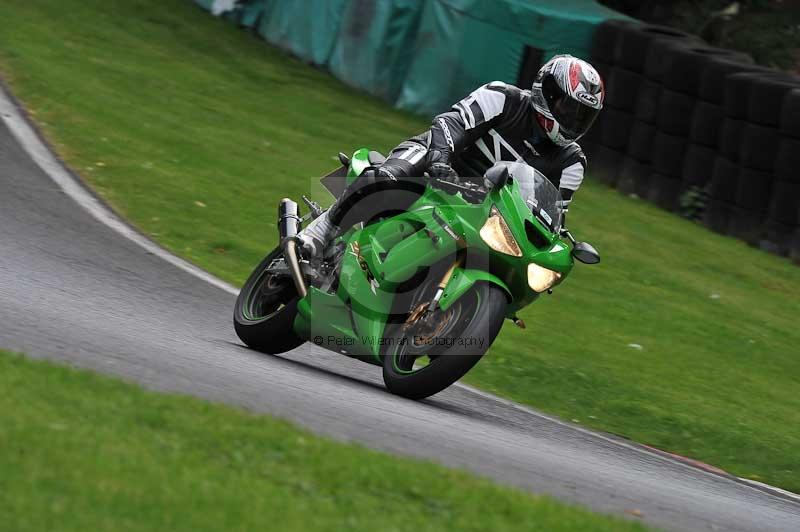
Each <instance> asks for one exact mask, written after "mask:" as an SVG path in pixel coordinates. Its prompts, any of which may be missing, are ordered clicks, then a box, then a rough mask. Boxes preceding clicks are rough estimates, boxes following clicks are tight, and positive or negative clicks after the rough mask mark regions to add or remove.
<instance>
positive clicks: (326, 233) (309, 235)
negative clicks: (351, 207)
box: [297, 209, 338, 259]
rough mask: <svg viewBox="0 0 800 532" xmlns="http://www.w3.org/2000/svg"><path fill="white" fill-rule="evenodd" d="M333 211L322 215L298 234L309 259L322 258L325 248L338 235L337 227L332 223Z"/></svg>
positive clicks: (329, 210)
mask: <svg viewBox="0 0 800 532" xmlns="http://www.w3.org/2000/svg"><path fill="white" fill-rule="evenodd" d="M331 210H332V209H328V210H327V211H325V212H323V213H322V214H320V215H319V216H318V217H317V218H316V219H314V221H312V222H311V223H310V224H308V226H307V227H306V228H305V229H303V230H302V231H300V232H299V233H298V234H297V239H298V240H299V241H300V244H301V245H302V247H303V251H304V254H305V255H306V257H307V258H308V259H314V258H321V257H322V253H323V251H325V247H326V246H327V245H328V242H330V240H331V238H333V236H334V235H335V234H336V231H337V229H338V228H337V227H336V226H335V225H333V223H331V221H330V213H331Z"/></svg>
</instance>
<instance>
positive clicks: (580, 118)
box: [550, 94, 600, 140]
mask: <svg viewBox="0 0 800 532" xmlns="http://www.w3.org/2000/svg"><path fill="white" fill-rule="evenodd" d="M550 113H551V114H552V115H553V118H555V120H556V122H558V126H559V131H561V134H562V135H564V136H565V137H569V138H571V139H572V140H576V139H578V138H579V137H581V136H583V135H584V134H585V133H586V132H587V131H589V128H590V127H591V126H592V124H593V123H594V121H595V119H596V118H597V115H598V114H600V109H595V108H593V107H589V106H588V105H585V104H583V103H581V102H579V101H578V100H573V99H572V98H570V97H569V96H567V95H566V94H562V96H561V97H560V98H557V99H556V100H555V101H553V102H552V103H551V104H550Z"/></svg>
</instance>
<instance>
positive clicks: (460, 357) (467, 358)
mask: <svg viewBox="0 0 800 532" xmlns="http://www.w3.org/2000/svg"><path fill="white" fill-rule="evenodd" d="M507 304H508V301H507V300H506V295H505V293H504V292H503V291H502V290H501V289H500V288H498V287H497V286H495V285H493V284H489V283H478V284H476V285H475V286H473V287H472V288H471V289H470V290H469V291H468V292H467V293H466V294H464V295H463V296H461V297H460V298H459V299H458V300H457V301H456V302H455V303H453V305H452V306H451V307H450V308H449V309H448V310H447V311H442V310H441V309H439V310H437V311H435V312H434V314H433V316H432V323H434V325H435V326H437V328H438V325H441V324H442V320H445V319H449V320H450V321H448V322H445V325H444V327H447V329H446V330H443V331H441V332H438V331H437V334H434V335H431V336H427V335H423V334H422V333H419V329H418V328H417V327H416V326H411V327H409V328H404V327H405V326H406V324H404V323H398V324H391V325H390V326H389V327H388V328H387V334H386V335H385V336H386V338H387V339H388V340H389V341H388V342H387V344H388V345H387V346H386V348H385V350H384V359H383V382H384V383H385V384H386V388H387V389H388V390H389V391H390V392H392V393H393V394H396V395H400V396H402V397H407V398H409V399H424V398H425V397H429V396H431V395H433V394H436V393H438V392H440V391H442V390H444V389H445V388H447V387H448V386H450V385H451V384H453V383H454V382H456V381H457V380H458V379H460V378H461V377H463V376H464V374H466V373H467V372H468V371H469V370H470V369H472V367H473V366H475V364H477V363H478V361H479V360H480V359H481V357H483V355H484V354H485V353H486V351H488V349H489V346H491V345H492V343H493V342H494V340H495V338H496V337H497V335H498V333H499V332H500V329H501V327H502V326H503V320H504V318H505V313H506V306H507ZM448 315H449V316H450V318H447V316H448ZM451 322H452V323H451ZM417 333H419V334H417ZM426 339H427V340H428V341H427V342H426V341H425V340H426ZM437 340H438V342H437ZM460 341H467V342H475V343H474V345H469V344H466V343H462V342H460ZM442 342H444V343H443V344H442ZM448 346H449V347H448ZM424 356H429V357H430V363H429V364H428V365H427V366H424V367H421V368H419V367H417V368H415V367H414V360H415V359H416V358H419V357H424Z"/></svg>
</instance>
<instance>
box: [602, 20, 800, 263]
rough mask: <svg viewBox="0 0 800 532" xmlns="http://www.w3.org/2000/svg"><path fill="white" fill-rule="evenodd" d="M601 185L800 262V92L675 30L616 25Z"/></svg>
mask: <svg viewBox="0 0 800 532" xmlns="http://www.w3.org/2000/svg"><path fill="white" fill-rule="evenodd" d="M592 61H593V63H594V64H595V65H596V66H597V68H598V70H599V71H600V74H601V75H602V76H603V79H604V80H606V89H607V96H606V101H605V109H604V110H603V112H602V113H601V116H600V118H599V119H598V123H597V125H596V126H595V127H594V129H595V131H593V132H591V133H590V135H589V136H588V137H589V138H588V139H587V140H588V143H589V148H588V150H587V151H588V153H589V156H590V168H591V170H590V174H591V175H593V176H597V177H599V178H600V179H601V180H603V181H604V182H606V183H608V184H610V185H612V186H616V187H617V188H618V189H619V190H620V192H622V193H625V194H635V195H636V196H638V197H641V198H646V199H648V200H649V201H651V202H653V203H655V204H656V205H658V206H660V207H662V208H664V209H667V210H672V211H679V212H681V214H683V215H684V216H687V217H690V218H694V219H698V220H699V219H702V220H703V222H704V223H705V224H706V225H707V226H708V227H709V228H711V229H713V230H714V231H717V232H719V233H723V234H729V235H733V236H736V237H738V238H741V239H743V240H745V241H747V242H748V243H750V244H752V245H760V246H761V247H763V248H765V249H770V250H772V251H775V252H778V253H781V254H787V253H790V252H792V250H794V251H793V252H794V253H795V254H797V255H800V250H798V248H800V233H798V230H797V226H798V216H800V213H798V203H799V202H798V200H800V175H798V173H797V172H796V170H795V169H796V168H798V166H800V81H798V79H796V78H794V77H791V76H789V75H787V74H781V73H777V72H774V71H771V70H769V69H766V68H763V67H759V66H756V65H754V64H753V61H752V59H751V58H750V57H749V56H747V55H745V54H742V53H739V52H735V51H732V50H726V49H722V48H715V47H712V46H709V45H708V44H706V43H704V42H703V41H702V40H700V39H699V38H697V37H694V36H692V35H689V34H686V33H683V32H681V31H679V30H676V29H674V28H667V27H663V26H656V25H650V24H638V23H635V22H631V21H618V20H615V21H607V22H605V23H604V24H602V25H600V26H599V27H598V29H597V31H596V33H595V37H594V41H593V52H592Z"/></svg>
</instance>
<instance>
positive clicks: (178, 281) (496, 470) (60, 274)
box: [0, 90, 800, 531]
mask: <svg viewBox="0 0 800 532" xmlns="http://www.w3.org/2000/svg"><path fill="white" fill-rule="evenodd" d="M0 117H2V124H0V347H3V348H10V349H12V350H18V351H22V352H25V353H28V354H29V355H31V356H34V357H37V358H48V359H53V360H60V361H65V362H69V363H72V364H74V365H77V366H80V367H85V368H91V369H94V370H99V371H101V372H104V373H108V374H112V375H117V376H120V377H123V378H126V379H129V380H132V381H136V382H139V383H141V384H143V385H144V386H146V387H147V388H151V389H156V390H170V391H176V392H182V393H187V394H191V395H195V396H199V397H203V398H205V399H210V400H212V401H221V402H225V403H230V404H234V405H239V406H242V407H245V408H248V409H252V410H254V411H258V412H265V413H268V414H272V415H276V416H279V417H282V418H286V419H290V420H293V421H295V422H296V423H298V424H300V425H302V426H304V427H307V428H309V429H311V430H313V431H315V432H317V433H320V434H324V435H328V436H332V437H334V438H338V439H342V440H348V441H358V442H362V443H364V444H366V445H368V446H370V447H373V448H376V449H381V450H385V451H389V452H394V453H399V454H405V455H410V456H415V457H420V458H427V459H432V460H435V461H437V462H441V463H443V464H446V465H449V466H454V467H462V468H466V469H469V470H472V471H474V472H476V473H478V474H481V475H485V476H488V477H491V478H494V479H496V480H498V481H501V482H503V483H506V484H511V485H516V486H520V487H523V488H525V489H529V490H531V491H534V492H537V493H549V494H551V495H553V496H555V497H557V498H559V499H562V500H565V501H568V502H573V503H578V504H581V505H584V506H588V507H590V508H592V509H594V510H597V511H601V512H607V513H611V514H615V515H620V516H628V517H631V516H632V515H634V514H637V513H640V517H631V518H635V519H643V520H644V521H645V522H646V523H649V524H653V525H656V526H659V527H661V528H665V529H671V530H759V531H766V530H784V531H788V530H793V531H797V530H800V503H799V502H798V501H796V500H793V499H792V498H791V497H789V496H787V495H781V494H780V493H776V492H772V491H771V490H769V489H764V488H757V487H754V486H752V485H749V484H746V483H744V482H742V481H739V480H737V479H735V478H732V477H728V476H725V475H719V474H714V473H710V472H708V471H705V470H703V469H699V468H696V467H692V466H690V465H687V464H685V463H683V462H681V461H679V460H675V459H671V458H669V457H665V456H663V455H661V454H658V453H654V452H651V451H648V450H647V449H644V448H642V447H639V446H637V445H635V444H631V443H627V442H624V441H620V440H617V439H615V438H613V437H609V436H607V435H603V434H595V433H592V432H590V431H587V430H585V429H582V428H580V427H576V426H573V425H570V424H567V423H563V422H560V421H558V420H555V419H552V418H550V417H548V416H544V415H541V414H538V413H536V412H534V411H532V410H530V409H525V408H522V407H519V406H516V405H513V404H511V403H509V402H507V401H502V400H499V399H496V398H493V397H491V396H488V395H486V394H482V393H479V392H475V391H473V390H470V389H468V388H465V387H452V388H450V389H449V390H447V391H445V392H443V393H441V394H439V395H437V396H435V397H433V398H431V399H428V400H426V401H424V402H412V401H408V400H404V399H400V398H397V397H394V396H392V395H390V394H388V393H386V392H385V391H384V388H383V386H382V382H381V376H380V369H379V368H376V367H374V366H369V365H366V364H362V363H359V362H357V361H354V360H350V359H348V358H345V357H342V356H339V355H335V354H332V353H328V352H326V351H323V350H321V349H318V348H316V347H313V346H310V345H309V346H308V347H303V348H300V349H297V350H295V351H293V352H291V353H288V354H286V355H282V356H266V355H262V354H259V353H255V352H252V351H250V350H248V349H246V348H244V347H242V346H241V344H240V342H239V341H238V339H237V338H236V335H235V333H234V331H233V327H232V324H231V312H232V306H233V302H234V296H233V295H232V294H231V290H230V288H227V289H226V287H225V285H224V283H221V282H218V281H214V280H213V279H210V278H209V277H208V276H206V278H205V279H203V278H200V276H198V275H194V274H192V273H189V271H188V270H190V269H191V268H190V267H188V266H187V265H185V264H184V263H182V261H180V260H177V259H174V258H169V257H167V259H168V260H169V261H170V262H168V261H167V260H165V258H164V256H163V255H164V253H163V252H162V251H160V250H159V249H158V248H157V247H156V246H154V245H153V244H145V245H147V246H149V249H145V248H143V247H142V245H140V244H139V243H136V242H134V241H132V240H131V239H130V238H125V236H122V235H121V234H120V233H125V232H127V234H128V235H129V236H133V238H138V239H139V240H140V241H142V240H143V238H142V237H141V236H139V235H136V234H134V233H132V232H131V230H130V229H129V228H127V227H126V226H124V225H123V224H122V223H121V222H120V221H119V220H116V219H114V217H113V215H110V214H109V213H108V212H107V211H106V210H104V208H103V207H102V205H101V204H99V203H98V202H97V201H96V200H95V199H93V197H92V196H91V195H89V194H88V193H87V191H86V190H84V189H82V188H81V187H80V186H76V183H75V182H73V181H71V178H70V176H69V175H68V174H67V173H66V171H65V169H64V168H62V167H60V166H59V165H58V164H57V163H56V162H55V160H54V159H52V157H51V155H50V154H49V153H48V152H47V151H46V150H45V149H44V148H43V146H42V145H41V144H40V143H39V141H38V140H36V139H35V138H34V135H32V134H30V130H28V129H26V128H28V126H27V125H26V124H25V123H24V122H23V121H22V120H20V118H19V115H18V111H17V110H16V109H15V108H12V106H11V104H10V102H9V101H8V100H7V99H6V97H5V96H3V94H2V90H0ZM12 130H13V132H14V133H13V134H12V132H11V131H12ZM26 131H27V133H26ZM25 134H27V135H28V138H27V140H26V139H24V135H25ZM20 139H23V140H24V147H23V144H21V142H20ZM34 158H36V160H37V162H34ZM45 170H47V171H45ZM59 176H60V177H59ZM54 179H55V181H54ZM57 181H58V183H57ZM76 198H77V199H78V200H79V202H80V203H82V204H83V206H80V205H79V204H78V203H76V201H75V199H76ZM87 209H89V210H91V211H92V212H93V214H90V212H89V210H87ZM98 218H102V219H104V220H105V222H106V223H101V222H100V221H98ZM108 224H111V225H113V226H115V227H116V230H113V229H112V228H110V227H109V226H108ZM265 251H266V250H265ZM176 265H177V266H180V267H176ZM195 273H197V272H195ZM209 281H211V282H209ZM212 283H213V284H212ZM431 497H436V494H435V493H432V494H431ZM488 510H489V511H490V509H488Z"/></svg>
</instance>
